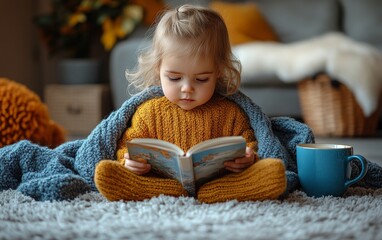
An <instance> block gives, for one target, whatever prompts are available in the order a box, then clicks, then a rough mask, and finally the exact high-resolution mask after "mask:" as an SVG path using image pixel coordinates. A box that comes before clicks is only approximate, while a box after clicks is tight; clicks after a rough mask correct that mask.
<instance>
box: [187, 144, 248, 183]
mask: <svg viewBox="0 0 382 240" xmlns="http://www.w3.org/2000/svg"><path fill="white" fill-rule="evenodd" d="M245 148H246V143H245V141H244V142H240V143H236V144H231V145H228V146H222V147H216V148H212V149H208V150H205V151H200V152H197V153H194V154H193V155H192V162H193V166H194V177H195V185H196V188H199V187H200V186H201V185H203V184H204V183H206V182H209V181H211V180H213V179H215V178H219V177H221V176H223V175H224V174H226V173H227V172H228V171H227V170H226V169H225V167H224V162H225V161H228V160H233V159H235V158H238V157H242V156H244V155H245Z"/></svg>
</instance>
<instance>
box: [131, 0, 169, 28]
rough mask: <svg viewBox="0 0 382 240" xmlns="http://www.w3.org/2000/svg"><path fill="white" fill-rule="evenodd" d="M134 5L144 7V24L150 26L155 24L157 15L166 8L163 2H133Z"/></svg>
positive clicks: (156, 0)
mask: <svg viewBox="0 0 382 240" xmlns="http://www.w3.org/2000/svg"><path fill="white" fill-rule="evenodd" d="M132 3H134V4H137V5H139V6H142V7H143V11H144V19H143V22H144V23H145V25H148V26H150V25H151V24H153V23H154V22H155V20H156V18H157V15H158V14H159V13H160V12H161V11H163V10H164V9H165V8H166V5H165V4H164V2H163V0H133V1H132Z"/></svg>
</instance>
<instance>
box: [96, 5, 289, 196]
mask: <svg viewBox="0 0 382 240" xmlns="http://www.w3.org/2000/svg"><path fill="white" fill-rule="evenodd" d="M240 70H241V65H240V62H238V61H237V60H235V59H234V57H233V55H232V52H231V47H230V44H229V40H228V33H227V29H226V26H225V24H224V21H223V20H222V18H221V17H220V15H219V14H217V13H216V12H214V11H212V10H210V9H208V8H203V7H197V6H190V5H184V6H181V7H179V8H178V9H174V10H169V11H167V12H166V13H165V14H164V15H163V16H162V17H161V20H160V21H159V22H158V24H157V26H156V29H155V32H154V36H153V40H152V46H151V49H149V50H148V51H147V52H145V53H144V54H142V55H141V56H140V58H139V65H138V68H137V71H136V72H134V73H128V74H127V76H128V78H129V80H130V82H131V84H132V85H133V86H134V87H135V88H138V89H146V88H147V87H149V86H153V85H159V86H161V87H162V90H163V93H164V96H163V97H157V98H153V99H150V100H148V101H146V102H145V103H143V104H142V105H140V106H139V108H138V109H137V111H136V112H135V113H134V116H133V117H132V120H131V126H130V127H129V128H128V129H126V132H125V133H124V135H123V137H122V138H121V139H120V140H119V142H118V151H117V159H118V161H114V160H102V161H101V162H100V163H99V164H98V165H97V167H96V171H95V176H94V181H95V184H96V187H97V189H98V190H99V192H100V193H101V194H103V195H104V196H105V197H106V198H107V199H109V200H111V201H114V200H144V199H148V198H151V197H154V196H159V195H160V194H164V195H171V196H182V195H187V193H186V191H185V190H184V189H183V187H182V185H181V184H180V183H179V182H177V181H176V180H173V179H167V178H162V177H160V176H156V175H155V174H153V173H152V172H150V169H151V166H150V164H148V163H147V162H137V161H133V160H131V159H129V155H128V153H127V149H126V141H128V140H131V139H133V138H158V139H162V140H165V141H169V142H172V143H174V144H176V145H178V146H180V147H181V148H182V149H183V150H184V151H187V150H188V149H189V148H190V147H192V146H193V145H195V144H197V143H199V142H201V141H204V140H207V139H211V138H216V137H222V136H232V135H241V136H243V137H244V138H245V139H246V141H247V149H246V155H245V156H244V157H242V158H238V159H232V160H231V161H227V162H226V163H225V166H226V169H227V170H229V171H231V172H232V173H230V174H227V175H225V176H223V177H221V178H219V179H216V180H213V181H211V182H209V183H206V184H205V185H203V186H201V187H200V189H199V190H198V192H197V198H198V200H200V201H201V202H206V203H214V202H221V201H227V200H233V199H237V200H239V201H246V200H265V199H276V198H278V197H279V196H280V195H281V194H282V193H283V192H284V191H285V189H286V177H285V167H284V165H283V163H282V161H281V160H279V159H262V160H258V157H257V154H256V151H257V142H256V139H255V137H254V132H253V130H252V129H251V127H250V124H249V120H248V117H247V116H246V114H245V113H244V111H243V110H242V109H241V108H240V107H239V106H238V105H236V103H234V102H232V101H230V100H228V99H226V98H225V96H228V95H230V94H233V93H235V92H236V91H237V89H238V87H239V84H240Z"/></svg>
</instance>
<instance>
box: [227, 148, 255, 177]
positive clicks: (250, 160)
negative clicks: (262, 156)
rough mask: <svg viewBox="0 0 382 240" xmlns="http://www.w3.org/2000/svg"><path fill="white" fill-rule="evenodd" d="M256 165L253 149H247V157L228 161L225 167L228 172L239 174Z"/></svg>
mask: <svg viewBox="0 0 382 240" xmlns="http://www.w3.org/2000/svg"><path fill="white" fill-rule="evenodd" d="M254 163H255V153H254V152H253V149H252V148H249V147H247V148H246V151H245V156H244V157H242V158H236V159H234V160H231V161H226V162H225V163H224V166H225V168H226V169H227V170H229V171H231V172H235V173H239V172H242V171H244V170H245V169H247V168H249V167H250V166H251V165H252V164H254Z"/></svg>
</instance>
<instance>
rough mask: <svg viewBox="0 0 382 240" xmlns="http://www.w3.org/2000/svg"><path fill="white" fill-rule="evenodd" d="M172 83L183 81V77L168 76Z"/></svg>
mask: <svg viewBox="0 0 382 240" xmlns="http://www.w3.org/2000/svg"><path fill="white" fill-rule="evenodd" d="M167 78H168V79H169V80H170V81H178V80H180V79H181V77H175V76H174V77H173V76H168V77H167Z"/></svg>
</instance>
